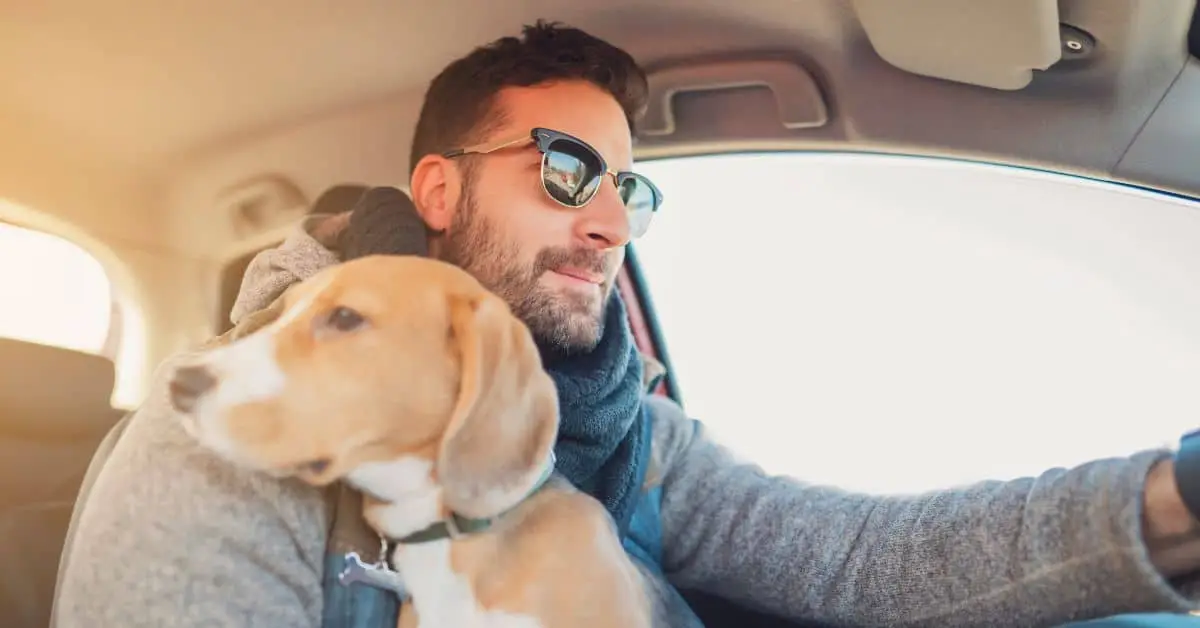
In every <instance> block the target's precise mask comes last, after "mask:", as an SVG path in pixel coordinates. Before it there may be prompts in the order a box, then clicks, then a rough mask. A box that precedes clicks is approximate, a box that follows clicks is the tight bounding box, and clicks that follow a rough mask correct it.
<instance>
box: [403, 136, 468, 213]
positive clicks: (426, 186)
mask: <svg viewBox="0 0 1200 628" xmlns="http://www.w3.org/2000/svg"><path fill="white" fill-rule="evenodd" d="M409 188H410V191H411V192H412V199H413V204H414V205H416V207H417V213H418V214H420V215H421V219H422V220H424V221H425V224H426V226H428V227H429V229H430V230H431V231H435V232H441V231H445V230H446V228H447V227H449V226H450V221H451V219H452V218H453V217H454V208H455V207H457V206H458V197H459V195H460V194H461V193H462V186H461V177H460V176H459V174H458V169H457V168H455V167H454V164H453V163H451V161H450V160H449V159H446V158H445V157H442V156H441V155H426V156H424V157H422V158H421V161H418V162H417V167H416V168H415V169H414V170H413V173H412V178H411V179H410V181H409Z"/></svg>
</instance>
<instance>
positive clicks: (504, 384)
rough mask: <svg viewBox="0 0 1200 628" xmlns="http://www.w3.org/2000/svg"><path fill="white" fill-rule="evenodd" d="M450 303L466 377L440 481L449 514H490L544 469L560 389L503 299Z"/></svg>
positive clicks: (440, 462) (444, 445) (510, 502)
mask: <svg viewBox="0 0 1200 628" xmlns="http://www.w3.org/2000/svg"><path fill="white" fill-rule="evenodd" d="M450 299H451V300H450V308H449V310H450V333H451V336H452V338H453V341H452V342H451V345H452V346H457V348H458V351H459V356H460V363H461V368H462V375H461V378H460V383H459V393H458V395H459V396H458V401H457V403H456V404H455V408H454V413H453V415H452V416H451V419H450V423H449V425H448V426H447V428H446V433H445V435H444V436H443V437H442V442H441V447H440V451H439V455H438V459H437V479H438V483H439V485H440V486H441V487H442V498H443V501H444V503H445V504H446V506H447V507H448V508H449V509H450V510H452V511H454V512H456V513H459V514H462V515H465V516H467V517H490V516H493V515H496V514H498V513H500V512H503V511H504V510H506V509H508V508H511V507H513V506H515V505H516V504H517V503H518V502H520V500H521V499H523V498H524V497H525V496H526V495H527V494H528V493H529V491H531V490H533V486H534V484H535V483H536V482H537V481H538V479H539V478H540V477H541V475H542V473H543V471H544V470H545V469H544V465H545V464H547V463H548V459H549V457H550V452H551V450H552V449H553V447H554V441H555V439H556V438H557V436H558V392H557V390H556V389H555V387H554V380H552V379H551V378H550V376H549V375H548V374H547V373H546V371H545V370H543V368H542V360H541V357H540V355H539V354H538V351H537V347H536V346H535V345H534V343H533V337H532V335H531V334H530V333H529V329H528V328H526V327H525V325H524V324H523V323H522V322H521V321H520V320H518V319H517V318H516V317H515V316H513V315H512V313H511V312H510V310H509V309H508V306H507V305H506V304H505V303H504V302H503V301H502V300H500V298H499V297H497V296H495V295H492V294H483V295H480V296H473V297H465V296H461V295H457V296H452V297H450Z"/></svg>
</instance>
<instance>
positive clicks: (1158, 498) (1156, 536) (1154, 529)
mask: <svg viewBox="0 0 1200 628" xmlns="http://www.w3.org/2000/svg"><path fill="white" fill-rule="evenodd" d="M1142 538H1143V539H1144V540H1145V542H1146V548H1147V550H1148V551H1149V553H1150V561H1151V562H1152V563H1153V564H1154V566H1155V567H1157V568H1158V570H1159V571H1160V572H1161V573H1162V574H1163V575H1164V576H1166V577H1168V578H1172V577H1176V576H1182V575H1184V574H1188V573H1192V572H1194V571H1197V570H1198V569H1200V521H1197V519H1196V517H1195V516H1193V515H1192V513H1191V512H1190V511H1189V510H1188V508H1187V506H1186V505H1185V504H1184V502H1183V498H1182V497H1181V496H1180V494H1179V488H1178V486H1177V485H1176V482H1175V462H1174V461H1173V460H1169V459H1168V460H1162V461H1160V462H1158V463H1156V464H1155V465H1154V466H1153V467H1151V469H1150V473H1149V474H1148V475H1147V477H1146V489H1145V491H1144V493H1143V502H1142Z"/></svg>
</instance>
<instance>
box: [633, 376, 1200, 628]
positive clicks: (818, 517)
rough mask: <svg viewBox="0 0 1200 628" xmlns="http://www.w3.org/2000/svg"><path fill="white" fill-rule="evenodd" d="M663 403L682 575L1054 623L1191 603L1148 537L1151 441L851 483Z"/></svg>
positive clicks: (674, 556) (745, 600) (668, 525)
mask: <svg viewBox="0 0 1200 628" xmlns="http://www.w3.org/2000/svg"><path fill="white" fill-rule="evenodd" d="M650 403H653V404H654V406H653V407H654V410H655V413H654V416H655V423H654V428H655V432H656V437H655V440H656V445H657V446H658V449H659V451H660V454H659V456H660V464H662V465H663V467H662V468H663V471H662V478H663V480H662V481H663V504H662V520H663V536H664V556H663V562H664V565H663V566H664V570H665V571H666V572H667V574H668V577H669V578H671V580H672V582H673V583H674V584H676V586H679V587H683V588H692V589H698V590H702V591H705V592H708V593H711V594H714V595H718V596H721V597H724V598H727V599H730V600H732V601H734V602H738V603H741V604H743V605H746V606H748V607H750V608H754V609H757V610H761V611H766V612H769V613H772V614H776V615H781V616H784V617H789V618H793V619H802V620H809V621H819V622H826V623H830V624H836V625H887V626H960V627H963V628H968V627H974V626H980V627H983V626H996V625H1057V624H1062V623H1066V622H1070V621H1074V620H1080V619H1087V618H1096V617H1103V616H1108V615H1115V614H1120V613H1128V612H1150V611H1185V610H1189V609H1194V608H1196V607H1197V604H1196V603H1195V601H1194V596H1195V594H1196V593H1197V592H1200V587H1197V584H1198V583H1197V582H1195V581H1189V582H1178V583H1170V582H1168V581H1167V580H1165V579H1164V578H1163V577H1162V576H1161V575H1160V574H1159V573H1158V572H1157V571H1156V570H1155V568H1154V567H1153V566H1152V565H1151V563H1150V560H1149V557H1148V554H1147V550H1146V547H1145V544H1144V542H1143V541H1142V539H1141V503H1142V499H1141V497H1142V491H1143V487H1144V483H1145V478H1146V475H1147V473H1148V470H1149V468H1150V467H1151V466H1152V465H1153V464H1154V463H1155V462H1157V461H1158V460H1161V459H1162V458H1164V457H1165V456H1167V455H1169V454H1168V452H1165V451H1147V452H1142V453H1139V454H1136V455H1134V456H1132V457H1129V458H1119V459H1109V460H1098V461H1094V462H1091V463H1088V464H1084V465H1081V466H1078V467H1075V468H1072V469H1053V470H1050V471H1047V472H1045V473H1043V474H1041V475H1040V476H1038V477H1032V478H1023V479H1018V480H1013V481H1009V482H996V481H991V482H981V483H978V484H974V485H971V486H968V487H965V488H959V489H954V490H945V491H936V492H930V493H926V494H923V495H918V496H906V497H892V496H887V497H884V496H872V495H864V494H857V493H851V492H847V491H843V490H839V489H837V488H833V487H826V486H814V485H811V484H806V483H803V482H800V481H797V480H794V479H791V478H786V477H772V476H768V475H767V474H765V473H764V472H763V471H762V470H761V469H760V468H758V467H756V466H754V465H751V464H747V463H743V462H740V461H738V460H736V459H735V458H734V457H733V456H732V455H731V453H730V452H729V451H728V450H727V449H725V448H723V447H721V446H720V445H718V444H717V443H715V442H713V441H712V440H710V439H709V438H708V436H707V435H706V433H705V430H704V427H703V426H702V424H700V423H699V422H697V421H693V420H691V419H689V418H687V417H686V415H684V413H683V411H682V409H680V408H679V407H678V406H677V405H675V404H674V403H673V402H670V401H669V400H664V399H658V400H653V401H651V402H650Z"/></svg>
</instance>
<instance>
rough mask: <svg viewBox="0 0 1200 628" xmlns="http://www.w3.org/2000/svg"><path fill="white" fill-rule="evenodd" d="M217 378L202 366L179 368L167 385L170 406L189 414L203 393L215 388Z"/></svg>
mask: <svg viewBox="0 0 1200 628" xmlns="http://www.w3.org/2000/svg"><path fill="white" fill-rule="evenodd" d="M216 385H217V378H216V377H214V376H213V374H212V372H211V371H209V370H208V368H207V367H204V366H194V365H189V366H180V367H179V368H176V369H175V372H174V373H173V374H172V375H171V381H170V383H169V384H168V385H167V390H168V391H169V394H170V397H171V405H172V406H174V408H175V409H176V410H178V411H180V412H185V413H186V412H191V411H192V410H193V409H195V407H196V402H197V401H199V400H200V398H201V397H203V396H204V394H205V393H207V392H208V391H210V390H212V389H213V388H215V387H216Z"/></svg>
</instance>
